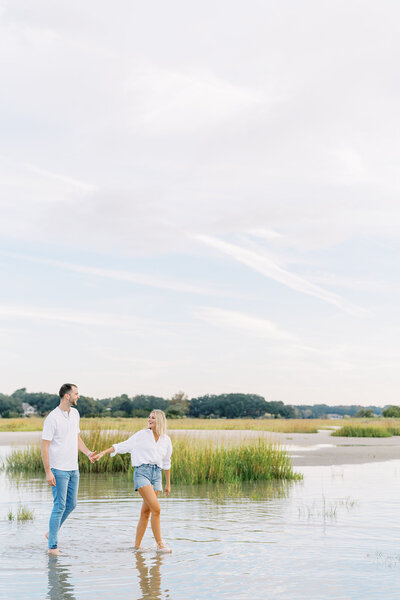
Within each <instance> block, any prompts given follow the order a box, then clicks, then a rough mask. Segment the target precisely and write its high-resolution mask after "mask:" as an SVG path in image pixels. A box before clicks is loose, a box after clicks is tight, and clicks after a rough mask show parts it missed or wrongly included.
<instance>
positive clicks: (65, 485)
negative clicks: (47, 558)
mask: <svg viewBox="0 0 400 600" xmlns="http://www.w3.org/2000/svg"><path fill="white" fill-rule="evenodd" d="M51 470H52V473H53V475H54V477H55V480H56V485H55V486H52V488H51V491H52V492H53V499H54V504H53V511H52V513H51V515H50V522H49V548H51V549H54V548H57V543H58V540H57V538H58V530H59V529H60V527H61V525H62V524H63V523H64V521H65V519H66V518H67V517H68V515H69V514H70V513H71V512H72V511H73V510H74V508H75V506H76V502H77V500H78V486H79V471H78V470H76V471H61V470H60V469H51Z"/></svg>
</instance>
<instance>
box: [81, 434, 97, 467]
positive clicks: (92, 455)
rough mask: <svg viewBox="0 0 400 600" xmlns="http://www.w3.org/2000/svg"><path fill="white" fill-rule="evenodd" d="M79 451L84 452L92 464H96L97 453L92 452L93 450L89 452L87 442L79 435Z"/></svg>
mask: <svg viewBox="0 0 400 600" xmlns="http://www.w3.org/2000/svg"><path fill="white" fill-rule="evenodd" d="M78 450H80V451H81V452H83V454H86V456H87V457H88V459H89V460H90V462H92V463H94V462H95V458H94V457H95V456H96V452H95V451H94V452H92V451H91V450H89V448H88V447H87V446H86V444H85V442H84V441H83V439H82V438H81V436H80V435H79V434H78Z"/></svg>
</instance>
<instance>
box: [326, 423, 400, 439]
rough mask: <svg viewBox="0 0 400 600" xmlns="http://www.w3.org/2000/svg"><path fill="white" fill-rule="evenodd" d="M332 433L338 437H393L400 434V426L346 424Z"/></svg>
mask: <svg viewBox="0 0 400 600" xmlns="http://www.w3.org/2000/svg"><path fill="white" fill-rule="evenodd" d="M331 435H334V436H338V437H374V438H375V437H376V438H383V437H392V436H393V435H400V427H391V426H390V425H389V426H388V425H344V426H343V427H341V428H340V429H337V430H336V431H334V432H333V433H332V434H331Z"/></svg>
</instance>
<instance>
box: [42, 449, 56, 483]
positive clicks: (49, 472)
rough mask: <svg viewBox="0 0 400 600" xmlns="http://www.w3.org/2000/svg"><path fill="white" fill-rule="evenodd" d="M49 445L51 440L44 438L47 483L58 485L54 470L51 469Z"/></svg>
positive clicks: (43, 458) (44, 464) (43, 455)
mask: <svg viewBox="0 0 400 600" xmlns="http://www.w3.org/2000/svg"><path fill="white" fill-rule="evenodd" d="M49 446H50V440H42V461H43V466H44V471H45V473H46V481H47V483H48V484H49V485H56V479H55V477H54V475H53V472H52V470H51V469H50V460H49Z"/></svg>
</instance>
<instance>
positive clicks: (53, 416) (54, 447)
mask: <svg viewBox="0 0 400 600" xmlns="http://www.w3.org/2000/svg"><path fill="white" fill-rule="evenodd" d="M79 419H80V416H79V412H78V411H77V410H76V408H71V409H70V411H69V413H68V412H67V411H63V410H61V408H60V407H59V406H57V408H55V409H54V410H52V411H51V413H49V414H48V415H47V417H46V418H45V420H44V423H43V432H42V440H50V442H51V443H50V446H49V458H50V468H52V469H60V470H61V471H75V469H77V468H78V434H79V433H80V429H79Z"/></svg>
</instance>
